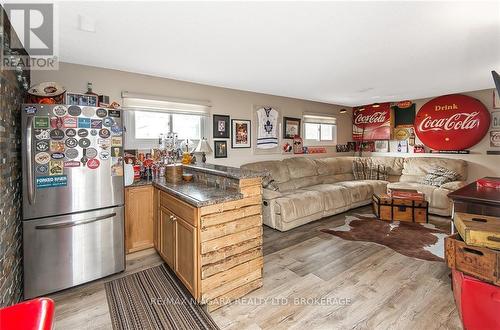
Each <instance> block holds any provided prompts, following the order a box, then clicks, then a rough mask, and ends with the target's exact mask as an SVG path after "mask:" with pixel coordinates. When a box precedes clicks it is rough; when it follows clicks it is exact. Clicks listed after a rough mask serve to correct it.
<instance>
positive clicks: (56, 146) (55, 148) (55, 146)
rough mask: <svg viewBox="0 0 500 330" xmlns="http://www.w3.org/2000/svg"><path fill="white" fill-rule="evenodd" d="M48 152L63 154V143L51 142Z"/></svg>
mask: <svg viewBox="0 0 500 330" xmlns="http://www.w3.org/2000/svg"><path fill="white" fill-rule="evenodd" d="M50 152H64V142H63V141H54V140H51V141H50Z"/></svg>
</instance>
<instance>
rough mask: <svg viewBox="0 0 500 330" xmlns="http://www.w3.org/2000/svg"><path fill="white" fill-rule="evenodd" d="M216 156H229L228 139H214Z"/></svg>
mask: <svg viewBox="0 0 500 330" xmlns="http://www.w3.org/2000/svg"><path fill="white" fill-rule="evenodd" d="M214 157H215V158H227V141H214Z"/></svg>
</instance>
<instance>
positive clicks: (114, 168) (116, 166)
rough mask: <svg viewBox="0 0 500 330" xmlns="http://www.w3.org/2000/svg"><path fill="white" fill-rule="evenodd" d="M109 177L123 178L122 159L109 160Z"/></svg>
mask: <svg viewBox="0 0 500 330" xmlns="http://www.w3.org/2000/svg"><path fill="white" fill-rule="evenodd" d="M111 164H112V165H111V176H123V158H121V157H113V158H111Z"/></svg>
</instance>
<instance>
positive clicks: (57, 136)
mask: <svg viewBox="0 0 500 330" xmlns="http://www.w3.org/2000/svg"><path fill="white" fill-rule="evenodd" d="M50 138H51V139H52V140H62V139H63V138H64V132H63V131H61V130H60V129H58V128H56V129H53V130H52V131H50Z"/></svg>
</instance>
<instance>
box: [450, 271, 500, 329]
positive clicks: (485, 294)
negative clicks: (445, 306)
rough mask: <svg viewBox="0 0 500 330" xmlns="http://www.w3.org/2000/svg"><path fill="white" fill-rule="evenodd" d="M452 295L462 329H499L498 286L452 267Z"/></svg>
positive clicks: (499, 291) (499, 304) (499, 288)
mask: <svg viewBox="0 0 500 330" xmlns="http://www.w3.org/2000/svg"><path fill="white" fill-rule="evenodd" d="M452 275H453V276H452V277H453V295H454V296H455V303H456V305H457V309H458V313H459V314H460V319H461V320H462V324H463V326H464V329H466V330H487V329H488V330H489V329H500V287H498V286H495V285H491V284H489V283H485V282H482V281H480V280H478V279H476V278H474V277H471V276H468V275H465V274H464V273H462V272H459V271H458V270H455V269H452Z"/></svg>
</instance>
